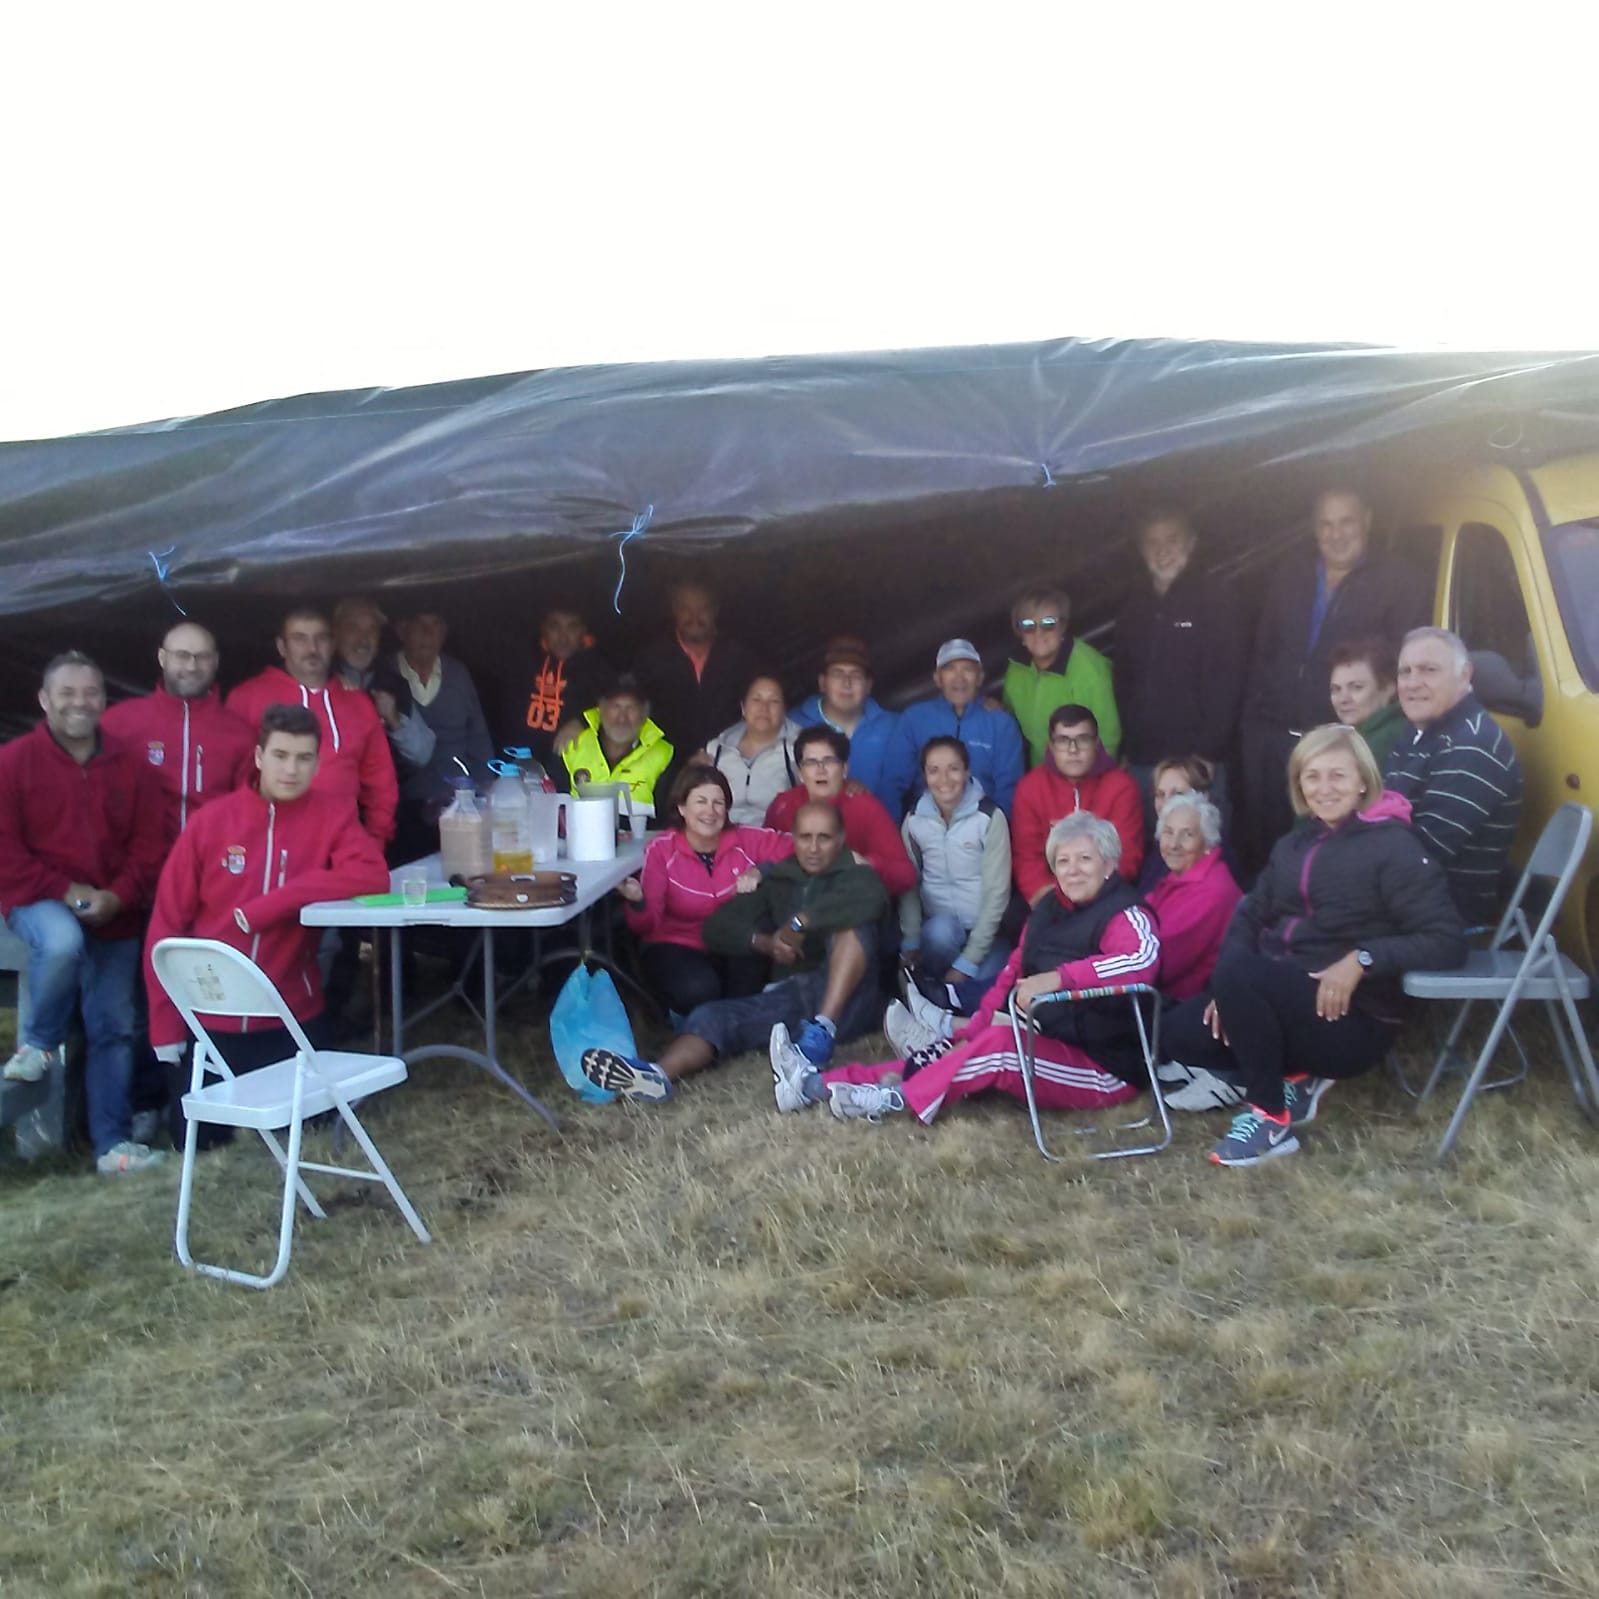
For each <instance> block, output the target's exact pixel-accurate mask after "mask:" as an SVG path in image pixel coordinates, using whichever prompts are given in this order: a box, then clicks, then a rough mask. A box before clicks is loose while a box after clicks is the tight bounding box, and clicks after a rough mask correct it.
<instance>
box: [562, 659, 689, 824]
mask: <svg viewBox="0 0 1599 1599" xmlns="http://www.w3.org/2000/svg"><path fill="white" fill-rule="evenodd" d="M577 725H578V729H579V731H578V732H577V734H576V735H575V736H574V737H572V738H570V739H568V740H567V741H566V743H564V744H563V745H562V746H561V760H562V762H563V764H564V765H565V767H566V775H567V779H568V781H569V782H570V784H571V785H572V787H573V789H574V791H575V789H576V787H577V785H578V784H579V783H626V784H627V786H628V789H629V790H630V791H631V793H632V795H633V798H634V800H635V801H636V802H637V803H638V804H640V805H654V803H655V785H656V782H657V780H658V779H659V777H660V775H661V773H662V772H664V771H665V770H666V768H667V766H668V765H669V764H670V762H671V759H672V746H671V745H670V744H669V743H668V742H667V740H666V738H665V736H664V735H663V734H662V732H661V730H660V728H658V727H657V726H656V725H655V723H654V722H652V721H651V720H650V702H649V699H648V697H647V696H646V695H645V693H644V690H643V689H642V688H640V687H639V681H638V679H637V678H636V677H634V676H633V674H632V673H631V672H623V673H621V674H620V675H619V676H617V677H614V678H612V679H611V681H610V682H609V683H607V684H606V685H605V686H604V687H603V688H602V689H601V690H600V692H599V696H598V698H597V701H596V703H595V704H594V705H593V706H591V707H590V708H589V709H588V710H586V711H584V713H583V717H582V720H581V721H580V722H579V723H578V724H577Z"/></svg>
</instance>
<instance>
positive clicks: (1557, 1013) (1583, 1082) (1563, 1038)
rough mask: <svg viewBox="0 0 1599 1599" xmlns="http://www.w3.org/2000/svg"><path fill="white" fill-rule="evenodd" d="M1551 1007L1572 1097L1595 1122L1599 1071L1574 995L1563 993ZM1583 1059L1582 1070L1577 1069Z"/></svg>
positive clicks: (1598, 1103) (1597, 1109)
mask: <svg viewBox="0 0 1599 1599" xmlns="http://www.w3.org/2000/svg"><path fill="white" fill-rule="evenodd" d="M1548 1006H1549V1026H1550V1028H1551V1030H1552V1031H1553V1032H1554V1035H1555V1041H1556V1043H1558V1044H1559V1045H1560V1058H1561V1060H1563V1061H1564V1062H1565V1066H1566V1076H1567V1077H1569V1078H1570V1079H1571V1092H1572V1095H1573V1096H1574V1097H1575V1099H1576V1101H1577V1107H1578V1109H1579V1110H1581V1111H1582V1113H1583V1115H1585V1116H1586V1117H1588V1119H1589V1120H1590V1121H1592V1120H1593V1119H1594V1118H1595V1117H1596V1116H1599V1071H1596V1070H1595V1068H1594V1060H1593V1051H1592V1049H1591V1048H1590V1047H1589V1045H1588V1035H1587V1033H1585V1032H1584V1031H1583V1027H1582V1018H1581V1017H1580V1016H1579V1015H1578V1014H1577V1006H1576V1002H1575V1001H1574V1000H1573V999H1572V997H1571V995H1570V994H1562V995H1561V996H1560V999H1559V1001H1558V1002H1557V1001H1555V1000H1549V1001H1548ZM1579 1060H1580V1061H1581V1063H1582V1069H1581V1071H1579V1070H1578V1069H1577V1066H1578V1061H1579Z"/></svg>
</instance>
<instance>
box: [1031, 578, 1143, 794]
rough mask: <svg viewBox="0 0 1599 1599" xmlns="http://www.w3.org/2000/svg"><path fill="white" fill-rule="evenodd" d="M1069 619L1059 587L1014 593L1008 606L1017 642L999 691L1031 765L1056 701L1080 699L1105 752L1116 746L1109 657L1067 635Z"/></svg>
mask: <svg viewBox="0 0 1599 1599" xmlns="http://www.w3.org/2000/svg"><path fill="white" fill-rule="evenodd" d="M1071 619H1072V603H1071V601H1070V599H1068V598H1067V596H1066V591H1065V590H1064V589H1039V590H1036V591H1029V592H1028V593H1026V594H1019V595H1017V597H1016V603H1015V604H1014V605H1013V606H1011V608H1010V625H1011V631H1012V632H1013V633H1014V634H1015V635H1016V643H1017V648H1016V650H1015V652H1014V653H1013V654H1012V656H1011V659H1010V661H1009V663H1008V664H1007V665H1006V667H1005V686H1004V689H1003V690H1002V691H1001V697H1002V699H1003V701H1004V705H1005V709H1006V710H1007V711H1009V712H1010V713H1011V715H1012V716H1014V717H1015V718H1016V720H1017V722H1018V723H1019V724H1020V726H1021V730H1022V737H1023V738H1025V739H1026V740H1027V751H1028V762H1029V765H1031V766H1037V765H1038V764H1039V762H1040V761H1042V760H1043V759H1044V757H1045V756H1046V755H1048V754H1049V718H1050V715H1051V714H1052V713H1053V712H1054V711H1055V710H1057V709H1058V708H1059V707H1060V706H1062V705H1086V706H1087V707H1088V708H1089V710H1091V711H1092V712H1093V713H1094V719H1095V721H1097V722H1098V723H1099V741H1100V743H1101V744H1103V745H1104V746H1105V749H1106V751H1107V752H1108V753H1109V755H1110V756H1111V758H1112V759H1114V758H1115V757H1116V755H1117V754H1118V753H1119V752H1120V750H1121V743H1122V724H1121V718H1120V717H1119V716H1118V715H1117V714H1116V691H1115V688H1114V687H1113V685H1112V682H1111V671H1110V662H1109V661H1108V660H1107V659H1106V658H1105V657H1104V656H1103V655H1101V654H1100V653H1099V651H1098V650H1096V649H1095V648H1094V646H1093V645H1092V644H1090V643H1088V642H1087V641H1086V640H1085V639H1080V638H1073V637H1072V632H1071Z"/></svg>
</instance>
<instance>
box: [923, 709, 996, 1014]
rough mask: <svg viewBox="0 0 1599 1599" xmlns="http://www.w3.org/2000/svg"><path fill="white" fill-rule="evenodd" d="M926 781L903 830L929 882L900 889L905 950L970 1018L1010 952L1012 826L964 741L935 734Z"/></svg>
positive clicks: (931, 986) (938, 997) (947, 1002)
mask: <svg viewBox="0 0 1599 1599" xmlns="http://www.w3.org/2000/svg"><path fill="white" fill-rule="evenodd" d="M922 781H923V783H924V784H925V791H924V792H923V794H922V796H921V798H920V799H919V800H917V802H916V805H915V808H914V809H913V810H912V811H911V813H910V815H909V816H907V817H906V818H905V821H904V824H903V826H902V827H901V829H900V831H901V834H902V835H903V837H904V839H905V847H906V849H907V850H909V851H910V857H911V860H912V861H914V862H915V865H916V875H917V877H918V878H919V879H920V880H921V882H920V887H919V888H917V889H913V890H912V891H911V892H910V893H909V894H902V895H901V896H900V902H899V927H900V950H901V954H902V957H903V959H904V961H905V964H906V965H907V966H909V967H911V968H913V969H914V971H915V973H916V978H917V983H916V986H917V988H918V989H920V991H921V992H922V993H923V994H924V995H926V996H927V997H928V998H930V999H932V1000H934V1001H935V1003H938V1004H941V1005H943V1006H944V1007H945V1008H947V1009H951V1010H957V1011H959V1012H961V1013H962V1014H963V1015H969V1014H970V1013H971V1011H972V1010H973V1009H975V1007H976V1003H977V1001H978V1000H980V999H981V998H982V996H983V993H984V991H985V990H986V989H987V988H988V986H989V984H990V983H992V982H993V980H994V979H995V978H996V977H998V976H999V974H1000V972H1001V971H1002V970H1003V969H1004V966H1005V962H1006V960H1007V959H1008V958H1009V955H1010V946H1009V945H1008V944H1006V943H1004V942H1002V941H1001V939H1000V937H999V924H1000V920H1001V918H1002V917H1003V916H1004V914H1005V907H1006V906H1007V905H1008V904H1009V902H1010V828H1009V826H1008V825H1007V823H1006V821H1005V813H1004V812H1003V811H1002V810H1000V808H999V807H998V806H997V805H996V804H995V803H994V802H993V801H992V800H991V799H988V798H987V797H986V796H985V795H984V793H983V785H982V784H981V783H979V782H978V781H977V779H976V778H975V777H973V776H972V775H971V760H970V757H969V756H968V754H967V751H966V746H965V744H964V743H962V742H961V740H960V739H958V738H954V737H951V736H949V735H942V734H941V735H940V736H939V737H937V738H930V739H928V741H927V743H926V744H925V745H924V746H923V748H922Z"/></svg>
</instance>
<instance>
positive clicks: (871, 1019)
mask: <svg viewBox="0 0 1599 1599" xmlns="http://www.w3.org/2000/svg"><path fill="white" fill-rule="evenodd" d="M739 888H740V892H739V893H737V894H735V895H734V896H733V897H732V899H730V900H728V901H727V902H726V903H725V904H723V905H720V906H718V907H717V908H716V910H714V911H713V912H712V913H711V914H710V915H709V916H708V917H707V918H706V920H705V924H704V937H705V947H706V949H708V950H710V951H712V952H713V953H716V954H724V955H745V954H748V953H749V952H750V951H751V950H754V951H756V952H757V953H759V954H761V955H764V956H766V958H767V959H768V960H770V961H771V963H772V968H773V972H772V975H773V977H774V978H775V979H776V980H775V981H774V982H773V983H772V985H771V986H770V987H769V988H766V989H763V990H762V991H761V992H760V993H759V994H752V995H751V996H750V997H749V998H747V999H719V1000H713V1001H712V1002H711V1003H710V1004H708V1005H700V1006H698V1007H696V1008H695V1009H694V1010H692V1011H691V1012H690V1013H689V1016H688V1019H687V1020H686V1021H685V1022H684V1023H683V1030H682V1031H681V1032H680V1033H679V1034H678V1035H677V1036H676V1037H675V1038H674V1039H673V1040H672V1042H671V1043H670V1044H668V1045H667V1046H666V1049H665V1050H664V1051H663V1052H662V1054H661V1058H660V1059H659V1060H658V1061H653V1062H651V1061H644V1060H637V1059H630V1058H628V1057H626V1056H623V1055H618V1054H617V1053H615V1052H614V1051H613V1050H608V1049H590V1050H585V1051H584V1054H583V1073H584V1075H585V1076H586V1077H587V1078H588V1079H589V1081H590V1082H592V1083H595V1084H597V1085H598V1086H599V1087H601V1088H604V1089H608V1090H610V1091H611V1092H612V1093H616V1094H621V1095H622V1096H623V1097H624V1098H627V1099H638V1100H644V1101H646V1102H654V1101H659V1100H663V1099H665V1098H667V1097H668V1095H670V1093H671V1092H672V1085H673V1083H675V1082H676V1081H677V1080H678V1079H679V1078H680V1077H686V1076H688V1075H689V1074H690V1073H691V1072H697V1071H703V1070H704V1068H705V1067H707V1066H709V1065H711V1064H712V1063H713V1062H714V1061H716V1060H717V1058H718V1057H719V1056H723V1055H738V1054H743V1053H744V1052H745V1051H747V1050H752V1049H758V1048H760V1046H761V1045H763V1044H766V1045H768V1046H769V1047H770V1048H772V1049H773V1050H774V1051H775V1050H776V1049H778V1047H779V1043H781V1046H782V1048H783V1049H784V1050H785V1051H786V1050H788V1049H790V1048H792V1047H793V1046H792V1045H791V1044H790V1042H789V1029H790V1028H795V1029H797V1030H798V1047H799V1049H800V1050H801V1052H802V1053H804V1055H805V1057H806V1059H807V1060H809V1061H811V1062H812V1063H813V1064H814V1065H817V1066H820V1065H824V1064H825V1063H826V1062H827V1061H829V1060H831V1059H832V1055H833V1044H834V1041H835V1039H845V1040H848V1039H851V1038H856V1037H859V1036H860V1035H861V1034H862V1033H865V1032H869V1031H870V1030H871V1029H872V1028H873V1027H875V1026H876V1025H877V1020H878V1016H879V1013H880V1010H881V996H880V995H879V994H878V991H877V977H876V972H877V924H878V923H879V921H880V920H881V919H882V917H883V914H884V913H885V912H886V911H887V909H888V894H887V892H886V891H885V890H884V888H883V885H882V882H881V881H880V880H879V878H878V876H877V873H876V872H874V871H873V870H872V869H871V867H870V866H865V865H862V864H861V863H859V862H858V861H856V859H855V858H854V856H853V855H851V854H850V852H849V851H848V850H847V849H846V848H845V847H844V823H843V819H842V818H841V817H840V816H839V814H838V812H837V811H836V810H834V808H833V807H832V806H831V805H825V804H815V803H813V804H809V805H802V806H801V807H800V809H799V811H798V813H797V814H796V815H795V817H794V853H793V855H791V856H789V857H788V858H786V859H784V860H781V861H773V862H769V863H767V864H766V865H765V866H763V868H762V870H761V873H760V875H759V877H756V875H755V874H754V873H751V874H749V875H748V876H747V877H746V878H744V879H741V880H740V884H739ZM779 1035H781V1036H780V1037H779Z"/></svg>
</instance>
